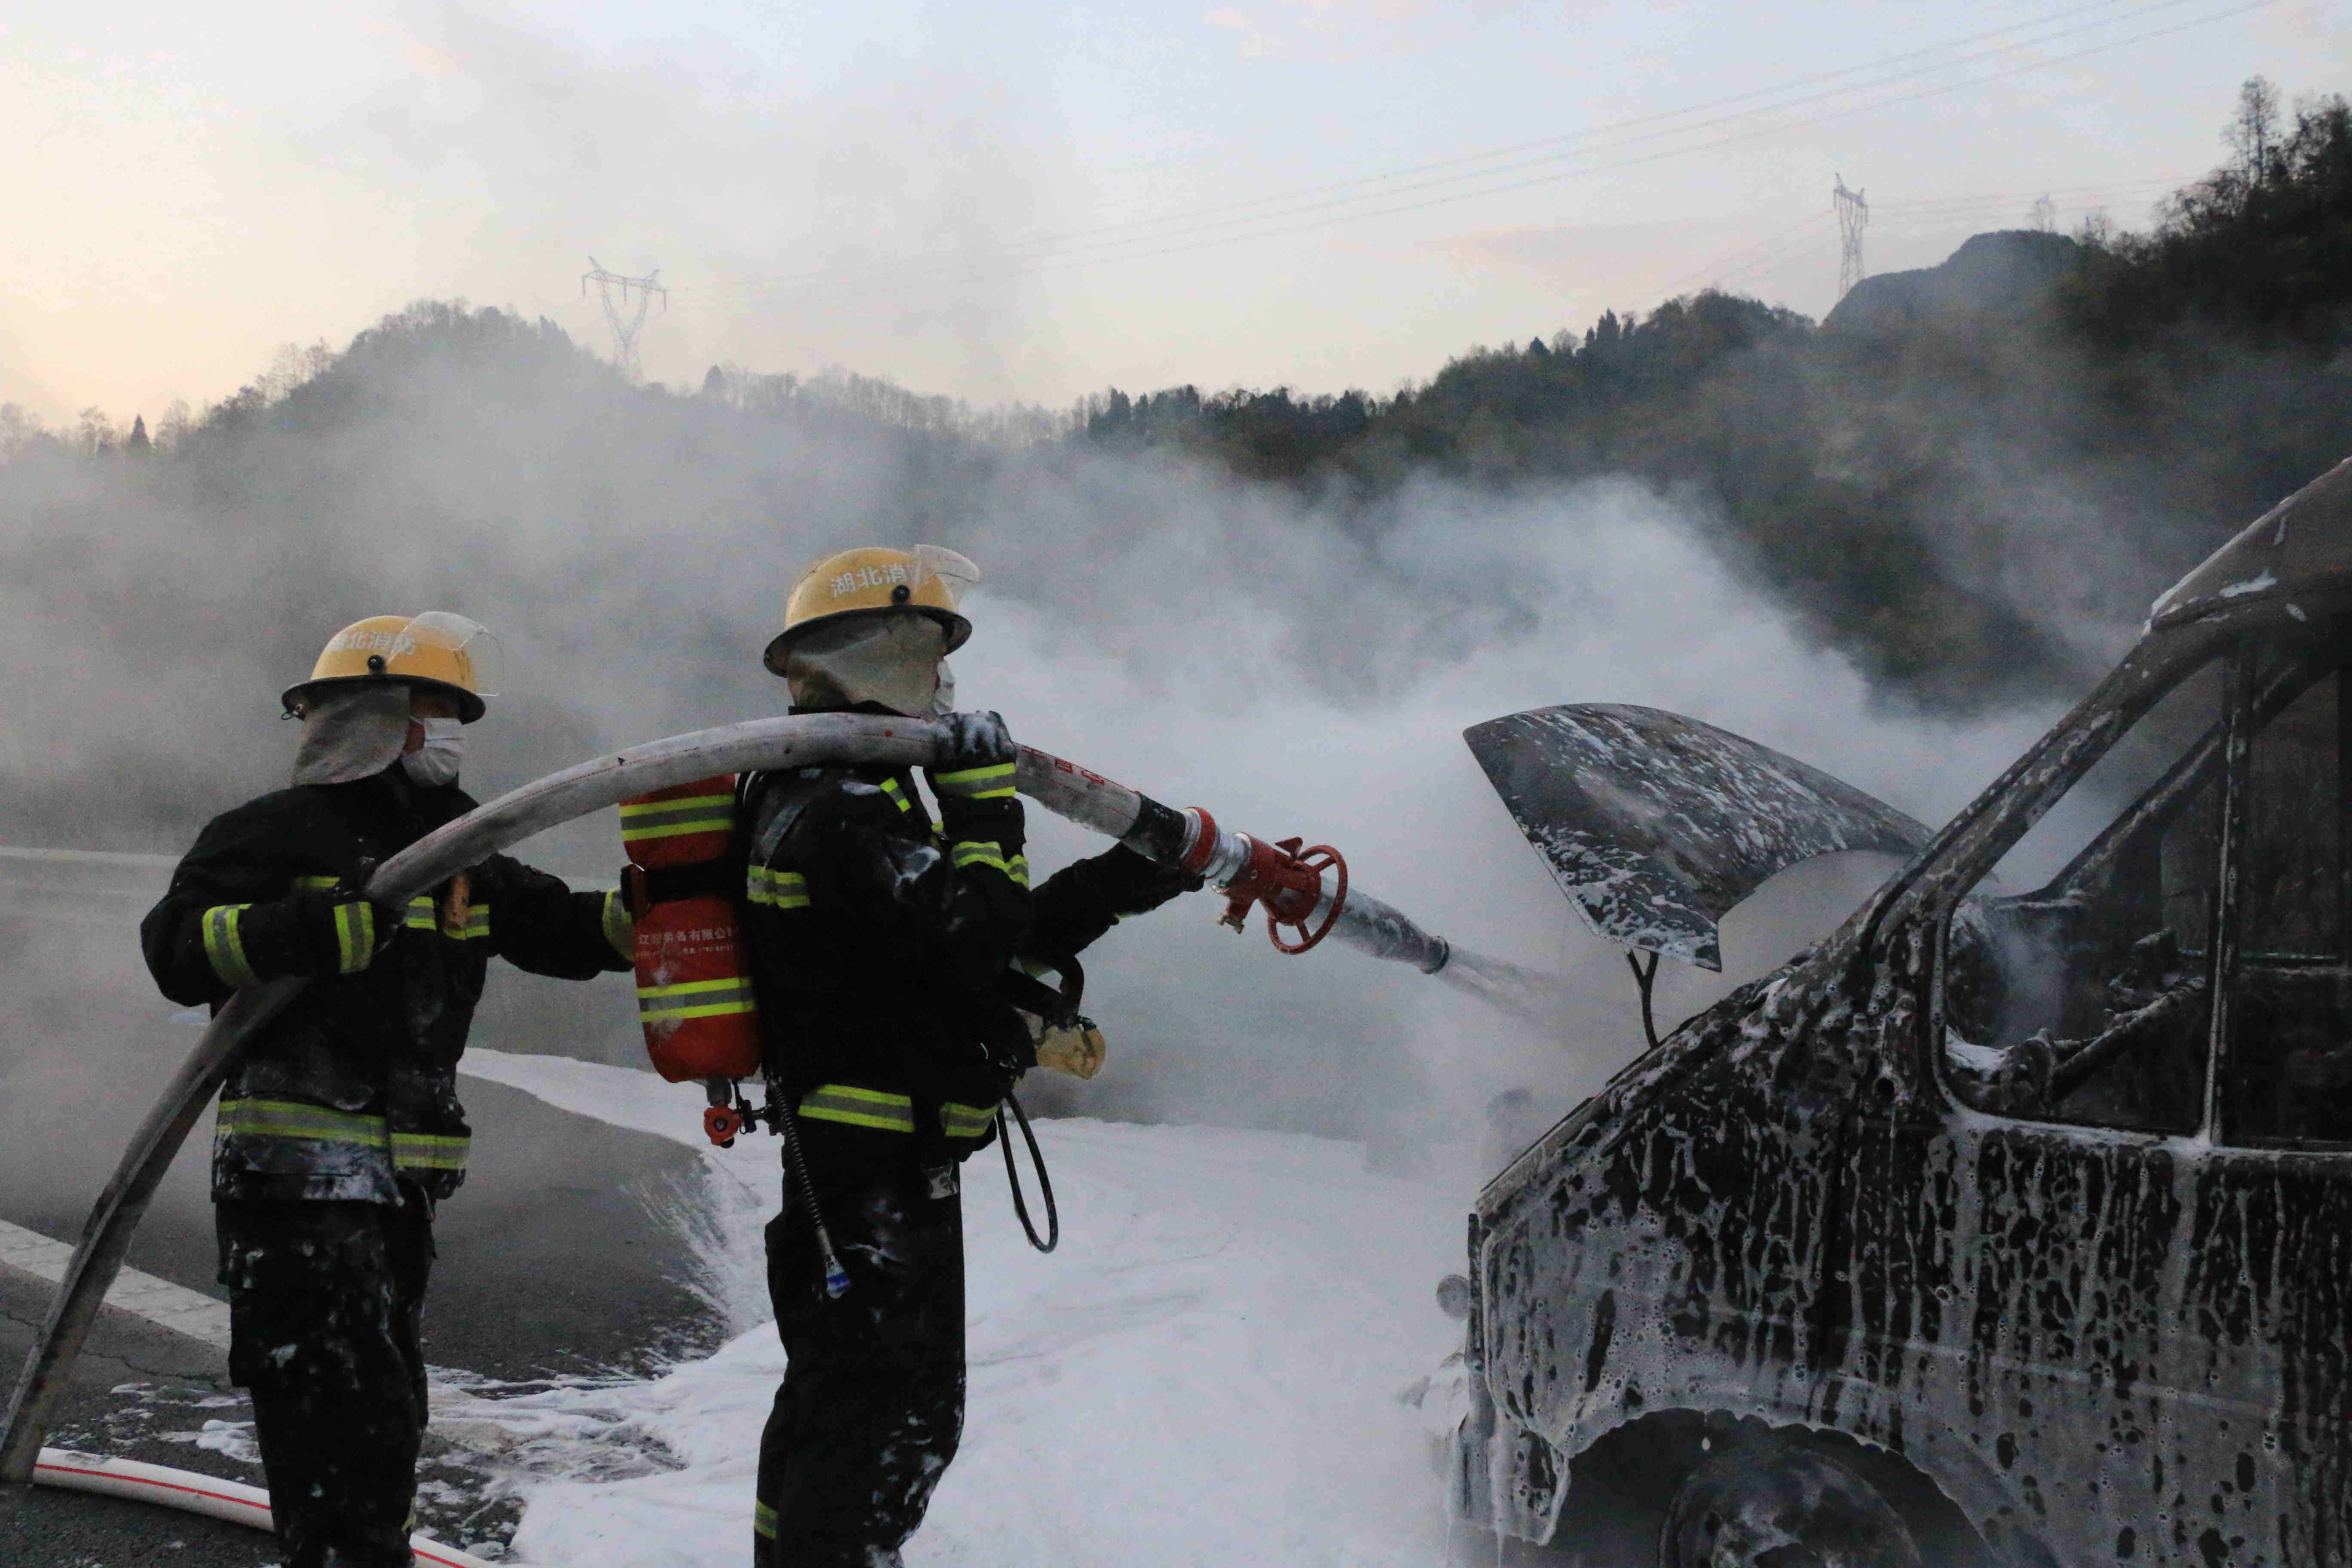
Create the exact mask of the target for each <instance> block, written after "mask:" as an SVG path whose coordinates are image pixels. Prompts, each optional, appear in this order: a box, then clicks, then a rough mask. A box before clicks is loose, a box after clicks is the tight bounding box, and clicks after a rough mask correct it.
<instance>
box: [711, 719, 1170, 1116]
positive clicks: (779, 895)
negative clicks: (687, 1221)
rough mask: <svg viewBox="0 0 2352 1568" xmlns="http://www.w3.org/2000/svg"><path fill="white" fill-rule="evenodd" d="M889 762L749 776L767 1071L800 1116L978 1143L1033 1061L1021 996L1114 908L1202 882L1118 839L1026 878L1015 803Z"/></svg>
mask: <svg viewBox="0 0 2352 1568" xmlns="http://www.w3.org/2000/svg"><path fill="white" fill-rule="evenodd" d="M941 810H942V814H943V815H944V816H945V817H946V820H945V822H944V823H934V822H933V821H932V820H931V817H930V816H929V812H928V811H927V810H926V809H925V807H924V805H923V801H922V797H921V796H920V795H918V794H917V793H916V788H915V778H914V775H913V773H911V772H909V771H907V770H904V769H892V768H888V767H884V766H879V765H869V766H831V767H810V768H800V769H793V770H789V771H785V772H779V773H755V774H751V775H750V776H749V777H748V778H747V779H746V780H745V782H744V785H743V790H742V798H741V801H740V810H739V815H738V817H737V820H738V822H739V823H740V824H742V825H743V826H744V829H745V832H744V838H743V841H742V842H743V847H744V852H745V854H746V857H747V859H748V866H747V868H746V889H745V894H746V901H747V903H748V905H749V911H748V914H749V924H750V930H751V962H752V971H753V978H754V981H755V983H756V986H757V991H758V995H759V999H760V1008H761V1016H762V1017H763V1019H764V1020H765V1021H766V1032H767V1050H768V1057H767V1070H768V1072H769V1074H770V1075H771V1076H772V1078H774V1079H777V1080H778V1081H779V1082H780V1084H781V1086H782V1088H783V1089H785V1091H786V1093H787V1094H788V1095H789V1096H790V1097H791V1098H792V1099H793V1100H795V1101H796V1102H797V1103H798V1104H799V1106H800V1110H801V1115H802V1116H803V1119H814V1120H818V1121H835V1122H839V1123H842V1124H844V1125H845V1126H848V1127H853V1128H865V1129H868V1130H871V1131H882V1132H900V1133H919V1134H920V1135H921V1136H922V1138H923V1139H924V1140H925V1141H926V1142H929V1141H932V1140H935V1139H938V1138H940V1137H941V1136H944V1139H945V1141H946V1143H947V1145H948V1148H949V1150H950V1151H951V1152H953V1153H954V1154H956V1155H958V1156H962V1155H968V1154H969V1153H971V1152H972V1151H973V1150H975V1149H978V1148H981V1147H983V1146H984V1145H985V1144H986V1143H987V1142H988V1141H989V1139H990V1138H991V1136H992V1132H993V1126H994V1115H993V1113H994V1110H995V1108H996V1105H997V1103H998V1101H999V1100H1002V1099H1003V1097H1004V1095H1005V1093H1006V1091H1007V1090H1008V1089H1010V1087H1011V1086H1012V1084H1013V1081H1014V1080H1015V1079H1017V1078H1018V1077H1019V1076H1020V1074H1021V1073H1022V1072H1023V1071H1024V1070H1025V1069H1026V1068H1031V1067H1034V1065H1035V1064H1036V1058H1035V1054H1034V1047H1033V1045H1032V1041H1031V1037H1030V1034H1029V1029H1028V1026H1027V1024H1026V1022H1025V1021H1024V1019H1023V1017H1022V1016H1021V1014H1020V1012H1019V1011H1017V1010H1016V1004H1019V1005H1025V1006H1028V1007H1030V1008H1031V1009H1032V1010H1041V1009H1040V1008H1039V1005H1038V1003H1037V1002H1036V1000H1035V987H1034V983H1032V984H1024V981H1023V978H1022V976H1023V973H1024V968H1023V966H1024V965H1025V966H1026V967H1027V969H1029V970H1031V971H1036V970H1043V969H1047V968H1052V969H1060V970H1062V972H1063V973H1067V972H1068V971H1067V969H1066V968H1065V967H1064V965H1063V963H1062V961H1065V960H1069V959H1072V958H1074V957H1075V955H1076V953H1078V952H1081V951H1083V950H1084V949H1085V948H1086V947H1087V945H1088V944H1089V943H1091V942H1094V941H1095V939H1096V938H1097V937H1099V936H1100V935H1102V933H1103V932H1104V931H1108V929H1109V928H1110V927H1111V925H1112V924H1113V922H1115V921H1118V920H1120V919H1122V918H1124V917H1126V916H1129V915H1133V914H1140V913H1142V912H1143V911H1145V910H1150V909H1154V908H1157V907H1158V906H1159V905H1160V904H1162V903H1165V902H1166V901H1167V900H1170V899H1171V898H1173V897H1174V896H1175V895H1176V894H1178V893H1179V892H1181V891H1184V890H1186V889H1191V888H1197V887H1199V886H1200V882H1199V879H1196V878H1192V877H1188V876H1185V875H1184V874H1183V873H1181V872H1177V871H1172V870H1171V869H1170V868H1165V867H1162V866H1160V865H1158V864H1157V863H1155V862H1153V861H1151V860H1150V859H1148V858H1145V857H1143V856H1141V855H1139V854H1137V853H1135V852H1134V851H1132V850H1130V849H1128V848H1125V847H1114V848H1112V849H1110V850H1109V851H1108V852H1107V853H1104V854H1101V855H1097V856H1095V857H1092V858H1088V859H1085V860H1080V861H1078V862H1076V864H1074V865H1071V866H1069V867H1066V868H1064V869H1062V870H1060V871H1058V872H1056V873H1055V874H1054V876H1053V877H1051V878H1049V879H1046V881H1045V883H1044V884H1043V885H1042V886H1039V887H1037V888H1036V889H1034V891H1033V890H1032V889H1031V886H1030V876H1029V862H1028V858H1027V853H1026V845H1025V842H1024V837H1025V836H1024V830H1023V823H1022V816H1021V810H1020V806H1019V805H1018V803H1017V802H1013V801H1010V800H1007V801H1003V802H1002V803H996V802H969V801H956V800H949V801H945V802H942V805H941Z"/></svg>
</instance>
